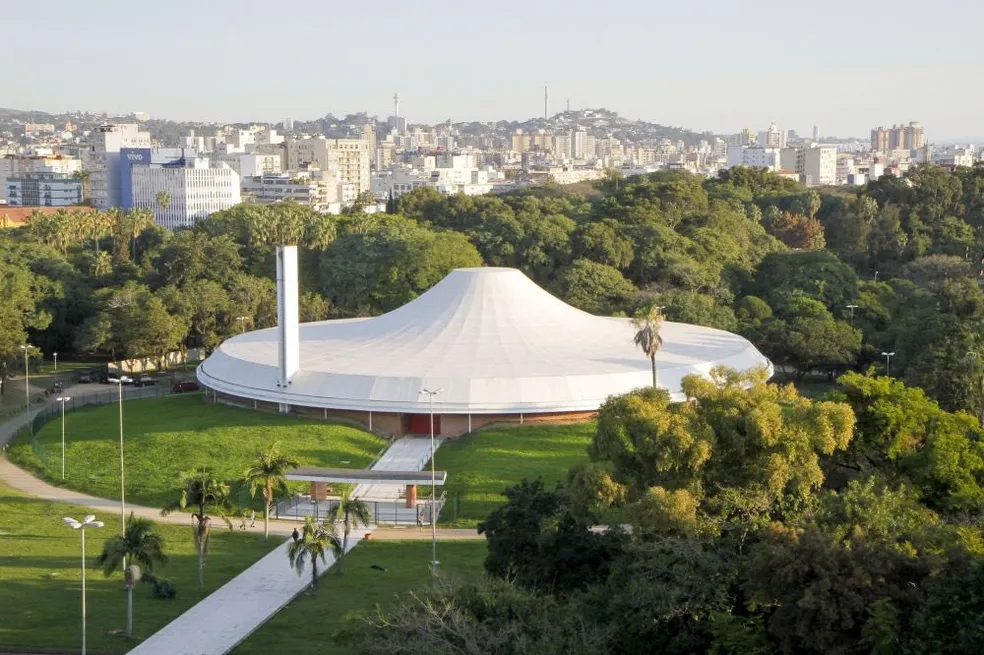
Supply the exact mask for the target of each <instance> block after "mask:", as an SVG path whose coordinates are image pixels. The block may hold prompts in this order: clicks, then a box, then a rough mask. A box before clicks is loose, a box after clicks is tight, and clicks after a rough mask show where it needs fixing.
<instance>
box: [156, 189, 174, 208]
mask: <svg viewBox="0 0 984 655" xmlns="http://www.w3.org/2000/svg"><path fill="white" fill-rule="evenodd" d="M154 200H155V202H156V203H157V206H158V207H159V208H160V210H161V211H165V212H166V211H167V208H168V207H170V206H171V194H170V193H168V192H167V191H158V192H157V195H156V196H154Z"/></svg>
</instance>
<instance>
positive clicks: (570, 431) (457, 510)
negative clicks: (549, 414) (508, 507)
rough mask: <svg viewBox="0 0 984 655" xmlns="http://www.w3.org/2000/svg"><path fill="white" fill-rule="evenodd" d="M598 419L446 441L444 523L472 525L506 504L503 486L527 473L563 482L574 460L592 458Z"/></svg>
mask: <svg viewBox="0 0 984 655" xmlns="http://www.w3.org/2000/svg"><path fill="white" fill-rule="evenodd" d="M594 430H595V424H594V423H593V422H591V423H580V424H574V425H549V426H544V425H523V426H519V425H517V426H511V427H502V428H489V429H487V430H480V431H478V432H475V433H474V434H470V435H466V436H464V437H462V438H460V439H456V440H454V441H449V442H447V443H445V444H444V445H443V446H441V447H440V448H439V449H438V451H437V455H436V457H435V466H436V468H437V469H438V470H441V471H447V472H448V480H447V492H448V503H447V505H446V506H445V509H444V511H443V512H442V513H441V519H442V522H444V523H448V524H452V525H456V526H461V527H471V526H474V525H476V524H478V523H479V522H481V521H482V520H483V519H485V517H486V516H488V514H489V512H491V511H492V510H494V509H495V508H496V507H498V506H499V505H501V504H502V503H503V502H504V501H505V498H504V497H503V496H502V495H501V494H502V491H503V490H504V489H505V488H506V487H508V486H510V485H513V484H516V483H517V482H520V481H521V480H522V479H523V478H529V479H531V480H534V479H536V478H537V477H541V478H543V481H544V483H545V484H546V485H547V486H548V487H549V488H553V486H554V485H555V484H556V483H557V482H563V481H564V480H565V479H566V477H567V471H568V469H570V468H571V467H572V466H573V465H575V464H577V463H579V462H583V461H586V460H587V458H588V453H587V448H588V444H589V443H590V442H591V436H592V435H593V434H594Z"/></svg>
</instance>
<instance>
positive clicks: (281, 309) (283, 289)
mask: <svg viewBox="0 0 984 655" xmlns="http://www.w3.org/2000/svg"><path fill="white" fill-rule="evenodd" d="M297 287H298V281H297V246H277V345H278V353H277V359H278V363H279V364H280V379H279V380H278V381H277V386H279V387H284V388H286V387H288V386H290V383H291V378H292V377H294V374H295V373H297V371H298V369H299V368H300V366H301V364H300V329H299V327H298V323H299V318H298V298H297ZM280 411H281V412H282V413H287V412H289V411H290V406H289V405H284V404H281V405H280Z"/></svg>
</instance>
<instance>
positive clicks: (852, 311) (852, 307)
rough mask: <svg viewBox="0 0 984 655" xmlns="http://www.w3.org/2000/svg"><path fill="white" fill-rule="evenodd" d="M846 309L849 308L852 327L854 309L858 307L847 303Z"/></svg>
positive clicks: (852, 325)
mask: <svg viewBox="0 0 984 655" xmlns="http://www.w3.org/2000/svg"><path fill="white" fill-rule="evenodd" d="M847 308H848V309H850V310H851V327H854V310H855V309H857V308H858V306H857V305H848V306H847Z"/></svg>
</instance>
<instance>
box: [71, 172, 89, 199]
mask: <svg viewBox="0 0 984 655" xmlns="http://www.w3.org/2000/svg"><path fill="white" fill-rule="evenodd" d="M72 177H74V178H75V179H76V180H78V181H79V182H81V183H82V197H83V198H85V199H88V198H90V197H91V196H92V189H91V188H90V186H89V182H90V181H91V180H92V173H90V172H89V171H87V170H85V169H84V168H82V169H79V170H77V171H75V172H74V173H72Z"/></svg>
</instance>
